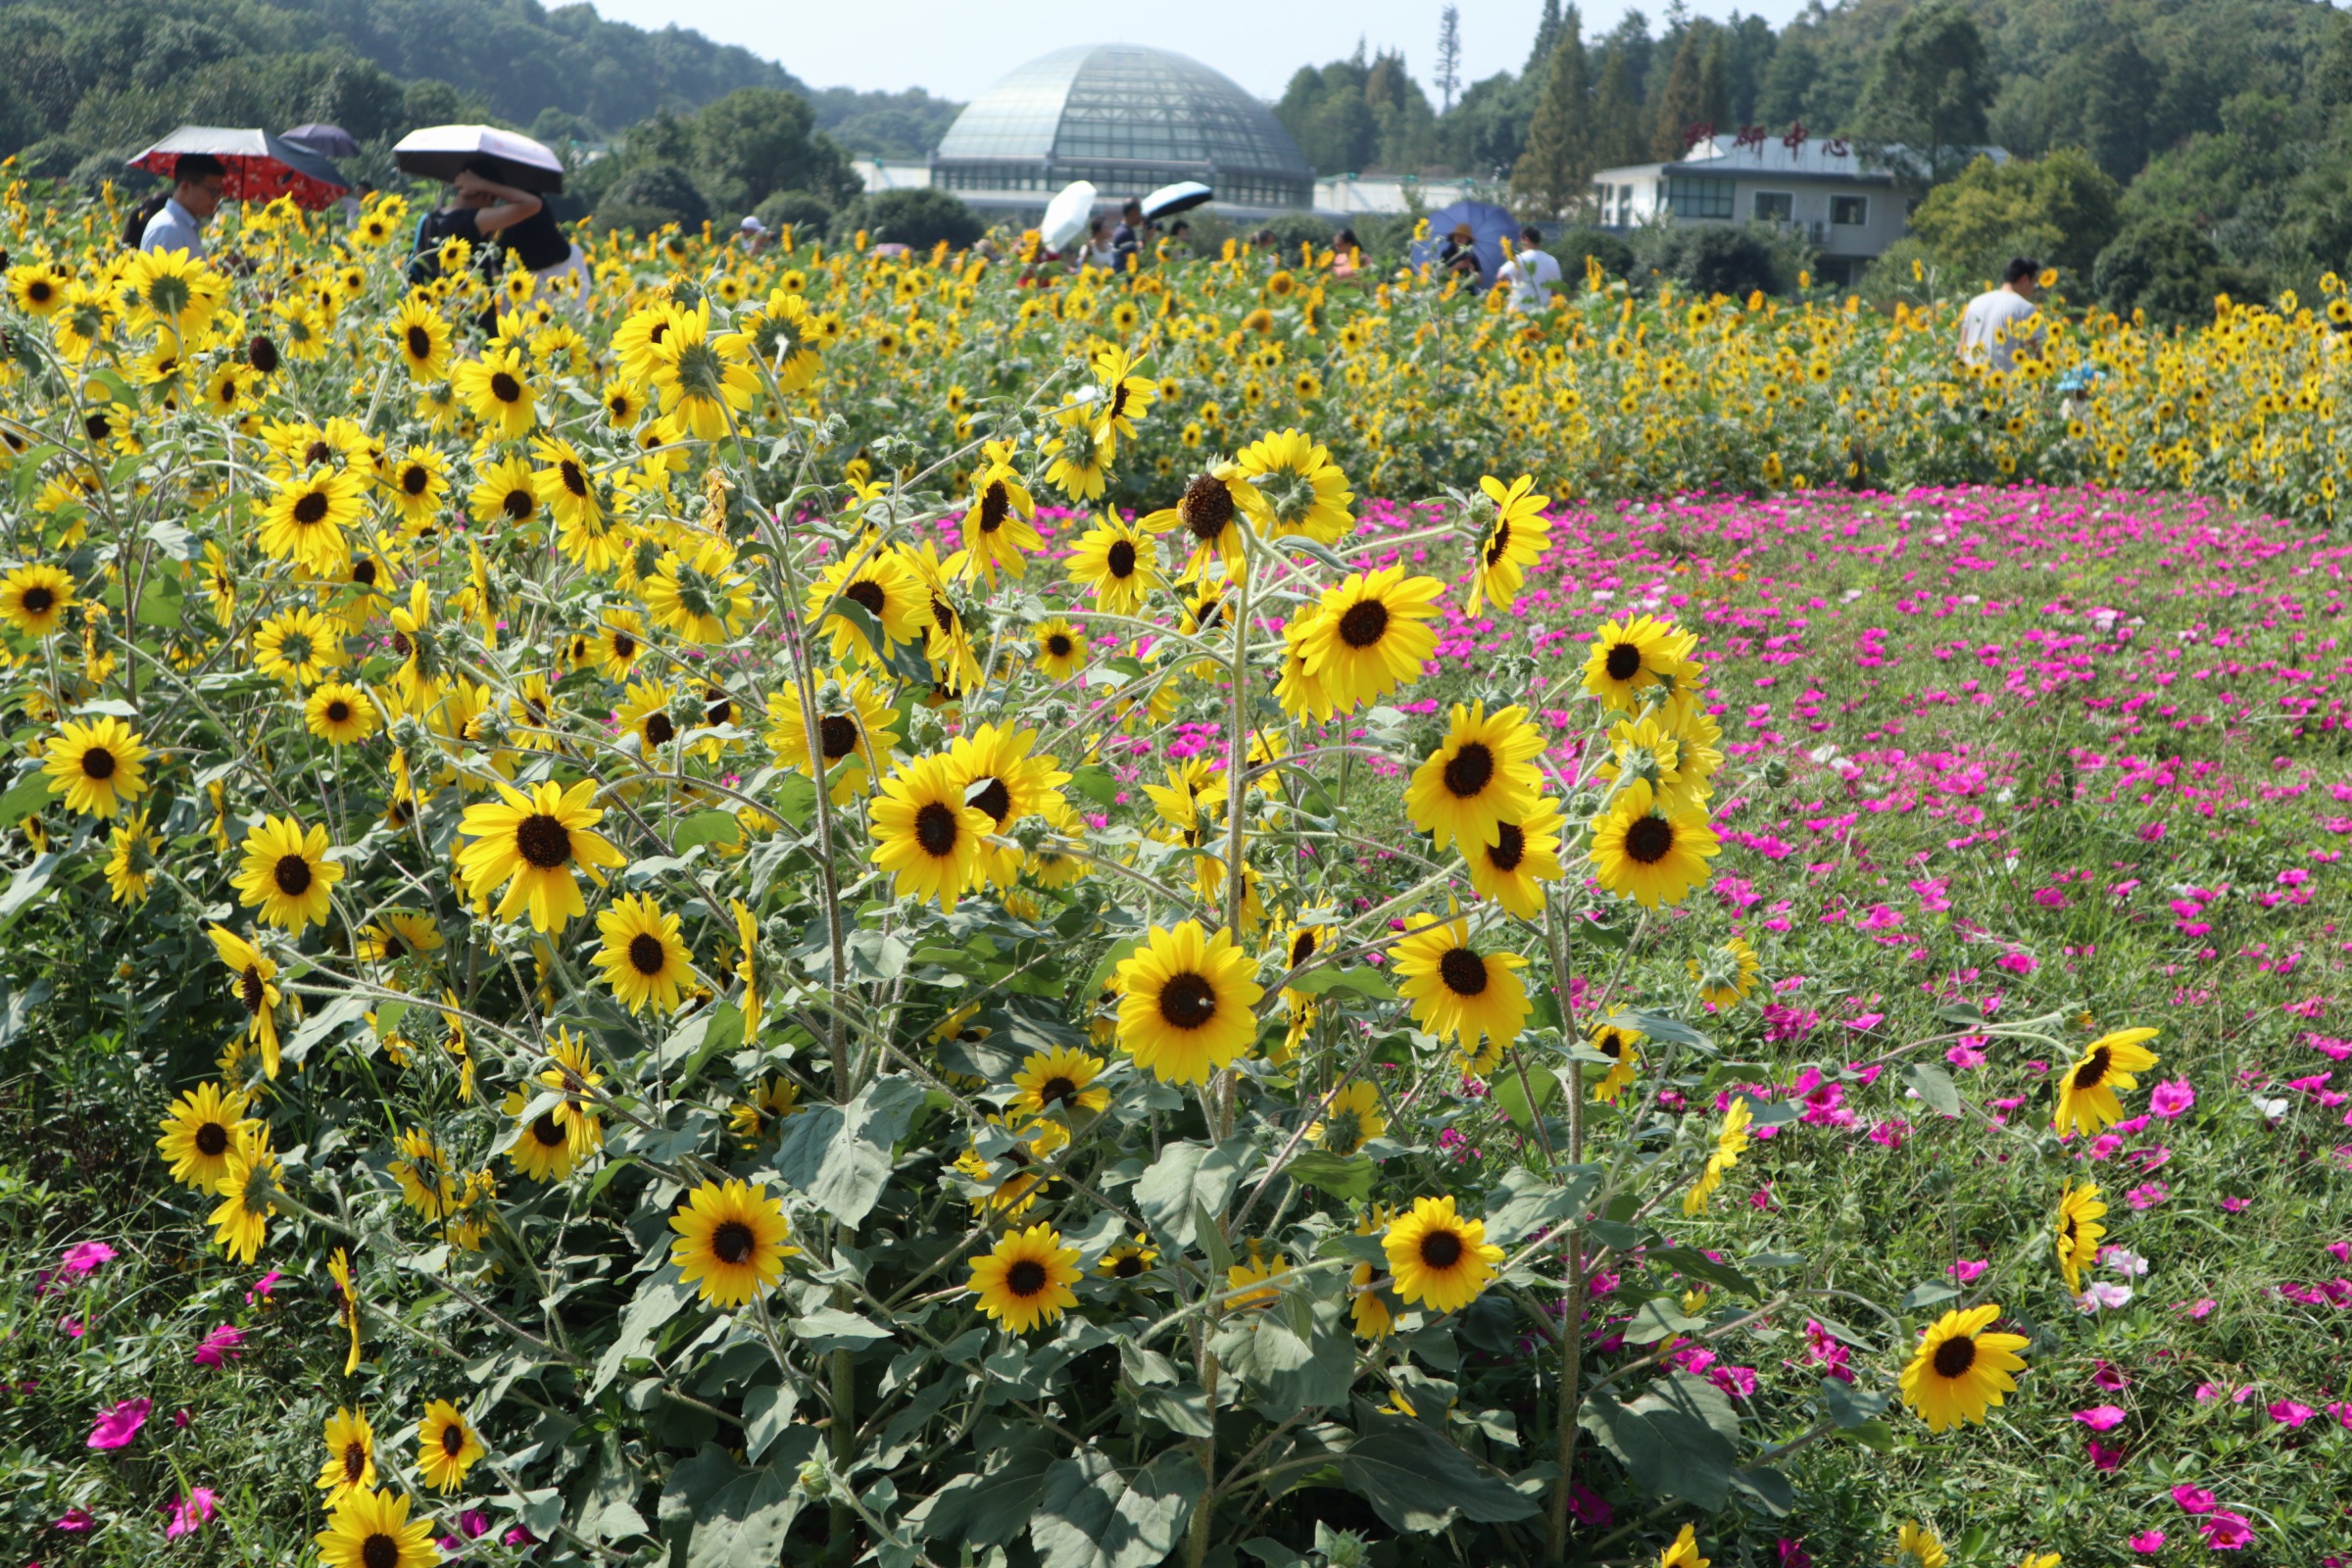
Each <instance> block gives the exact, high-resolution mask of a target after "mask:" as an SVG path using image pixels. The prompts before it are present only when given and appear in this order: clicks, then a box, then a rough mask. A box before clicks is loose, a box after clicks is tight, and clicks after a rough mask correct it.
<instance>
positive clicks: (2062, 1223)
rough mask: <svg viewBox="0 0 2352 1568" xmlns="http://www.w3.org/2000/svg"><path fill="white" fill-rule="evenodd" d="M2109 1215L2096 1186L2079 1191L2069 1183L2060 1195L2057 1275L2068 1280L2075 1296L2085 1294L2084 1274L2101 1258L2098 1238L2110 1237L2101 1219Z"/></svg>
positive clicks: (2081, 1188)
mask: <svg viewBox="0 0 2352 1568" xmlns="http://www.w3.org/2000/svg"><path fill="white" fill-rule="evenodd" d="M2106 1212H2107V1205H2106V1204H2105V1203H2102V1202H2100V1201H2099V1189H2098V1187H2097V1185H2096V1184H2095V1183H2092V1182H2084V1183H2083V1184H2082V1186H2081V1187H2077V1186H2076V1185H2075V1184H2074V1183H2073V1182H2068V1183H2067V1184H2066V1188H2065V1190H2064V1191H2063V1192H2061V1193H2060V1194H2059V1195H2058V1227H2057V1229H2058V1272H2059V1273H2061V1274H2063V1275H2065V1276H2066V1288H2067V1290H2068V1291H2069V1292H2071V1293H2073V1294H2076V1295H2080V1294H2081V1293H2082V1270H2083V1269H2084V1268H2085V1267H2087V1266H2088V1265H2089V1264H2091V1263H2092V1262H2094V1261H2096V1260H2097V1258H2098V1255H2099V1238H2101V1237H2102V1236H2105V1235H2106V1234H2107V1227H2106V1226H2104V1225H2102V1224H2100V1223H2099V1218H2100V1216H2101V1215H2103V1214H2105V1213H2106Z"/></svg>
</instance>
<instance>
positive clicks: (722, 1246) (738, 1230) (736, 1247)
mask: <svg viewBox="0 0 2352 1568" xmlns="http://www.w3.org/2000/svg"><path fill="white" fill-rule="evenodd" d="M757 1240H758V1238H757V1237H755V1236H753V1235H752V1228H751V1227H750V1226H749V1225H746V1224H745V1223H744V1222H743V1221H741V1220H739V1219H731V1220H728V1221H727V1222H726V1223H725V1224H724V1225H721V1226H720V1227H719V1228H718V1229H716V1230H714V1231H712V1232H711V1253H712V1255H713V1256H715V1257H716V1258H717V1259H718V1260H719V1261H720V1262H721V1263H741V1262H742V1261H743V1260H744V1259H745V1258H747V1257H750V1256H751V1255H752V1247H753V1244H754V1243H755V1242H756V1241H757Z"/></svg>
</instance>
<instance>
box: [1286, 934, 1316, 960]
mask: <svg viewBox="0 0 2352 1568" xmlns="http://www.w3.org/2000/svg"><path fill="white" fill-rule="evenodd" d="M1313 956H1315V934H1314V933H1313V932H1312V931H1301V932H1299V934H1298V935H1297V936H1295V937H1293V938H1291V967H1292V968H1294V969H1296V968H1298V967H1299V965H1300V964H1302V963H1304V962H1305V961H1306V960H1307V959H1309V958H1311V957H1313Z"/></svg>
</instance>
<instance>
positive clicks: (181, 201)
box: [138, 153, 228, 257]
mask: <svg viewBox="0 0 2352 1568" xmlns="http://www.w3.org/2000/svg"><path fill="white" fill-rule="evenodd" d="M227 184H228V171H227V170H226V169H225V168H223V167H222V166H221V160H220V159H218V158H215V157H214V156H213V155H212V154H210V153H181V154H180V155H179V158H178V160H177V161H176V162H174V163H173V164H172V192H171V194H170V195H168V196H166V197H165V198H164V199H163V201H162V202H161V203H159V204H157V205H156V206H155V208H154V210H153V211H152V212H150V213H149V214H148V216H147V221H146V223H145V224H144V225H143V226H142V227H141V228H140V230H139V240H138V245H139V249H141V250H143V251H186V252H187V253H188V254H189V255H190V256H196V257H201V256H203V255H204V254H205V249H204V225H205V224H206V223H209V222H211V221H212V218H213V214H215V213H217V212H219V211H220V210H221V194H222V192H223V191H224V190H225V189H226V187H227Z"/></svg>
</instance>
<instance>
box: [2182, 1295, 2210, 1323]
mask: <svg viewBox="0 0 2352 1568" xmlns="http://www.w3.org/2000/svg"><path fill="white" fill-rule="evenodd" d="M2221 1304H2222V1303H2221V1302H2219V1301H2217V1300H2215V1299H2213V1298H2212V1297H2210V1296H2208V1297H2205V1298H2204V1299H2201V1300H2195V1301H2182V1302H2180V1304H2179V1305H2177V1306H2175V1307H2174V1308H2173V1310H2174V1311H2176V1312H2186V1313H2187V1314H2188V1315H2189V1316H2190V1317H2193V1318H2196V1319H2199V1320H2200V1321H2201V1320H2203V1319H2205V1318H2209V1317H2211V1316H2213V1309H2214V1308H2215V1307H2217V1306H2219V1305H2221Z"/></svg>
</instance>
